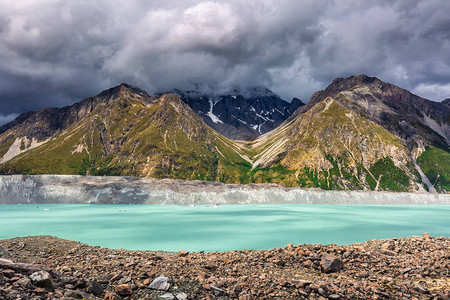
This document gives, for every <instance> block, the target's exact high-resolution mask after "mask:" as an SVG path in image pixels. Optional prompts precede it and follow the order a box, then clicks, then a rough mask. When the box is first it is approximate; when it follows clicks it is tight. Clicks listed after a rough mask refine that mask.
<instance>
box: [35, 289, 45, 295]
mask: <svg viewBox="0 0 450 300" xmlns="http://www.w3.org/2000/svg"><path fill="white" fill-rule="evenodd" d="M34 292H35V293H36V294H44V293H45V289H42V288H35V289H34Z"/></svg>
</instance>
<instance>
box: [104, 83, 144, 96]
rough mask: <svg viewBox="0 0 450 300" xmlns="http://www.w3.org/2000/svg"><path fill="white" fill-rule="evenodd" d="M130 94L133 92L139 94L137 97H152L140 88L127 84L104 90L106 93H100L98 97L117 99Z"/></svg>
mask: <svg viewBox="0 0 450 300" xmlns="http://www.w3.org/2000/svg"><path fill="white" fill-rule="evenodd" d="M129 92H131V93H132V94H137V95H140V96H143V97H150V95H148V94H147V92H146V91H144V90H141V89H140V88H138V87H135V86H132V85H130V84H127V83H121V84H119V85H117V86H115V87H112V88H110V89H107V90H104V91H102V92H100V94H98V95H97V97H107V98H111V97H115V96H116V97H117V96H121V95H122V96H123V95H125V94H127V93H129Z"/></svg>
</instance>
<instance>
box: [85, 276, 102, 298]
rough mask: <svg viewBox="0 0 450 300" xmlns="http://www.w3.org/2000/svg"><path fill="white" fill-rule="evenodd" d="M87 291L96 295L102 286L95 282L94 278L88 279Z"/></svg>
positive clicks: (99, 293)
mask: <svg viewBox="0 0 450 300" xmlns="http://www.w3.org/2000/svg"><path fill="white" fill-rule="evenodd" d="M87 286H88V291H89V292H91V293H93V294H94V295H96V296H98V295H101V294H102V293H103V286H102V285H101V284H100V283H98V282H97V280H95V279H90V280H88V283H87Z"/></svg>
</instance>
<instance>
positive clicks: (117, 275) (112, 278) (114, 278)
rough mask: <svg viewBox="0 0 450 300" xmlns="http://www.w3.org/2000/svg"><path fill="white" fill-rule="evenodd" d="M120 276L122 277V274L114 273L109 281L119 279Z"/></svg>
mask: <svg viewBox="0 0 450 300" xmlns="http://www.w3.org/2000/svg"><path fill="white" fill-rule="evenodd" d="M122 277H123V276H122V274H116V275H114V276H113V277H111V279H110V280H109V281H111V282H114V281H117V280H120V279H121V278H122Z"/></svg>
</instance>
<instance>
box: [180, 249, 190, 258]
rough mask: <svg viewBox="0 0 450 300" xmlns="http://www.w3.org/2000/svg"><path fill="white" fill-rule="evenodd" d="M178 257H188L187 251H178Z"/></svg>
mask: <svg viewBox="0 0 450 300" xmlns="http://www.w3.org/2000/svg"><path fill="white" fill-rule="evenodd" d="M178 255H179V256H181V257H185V256H188V255H189V251H187V250H180V251H178Z"/></svg>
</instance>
